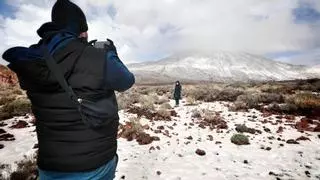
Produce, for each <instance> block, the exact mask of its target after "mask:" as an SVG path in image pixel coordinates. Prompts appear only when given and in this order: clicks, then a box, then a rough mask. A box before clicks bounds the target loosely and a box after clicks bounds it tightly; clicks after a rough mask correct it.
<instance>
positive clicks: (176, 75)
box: [129, 52, 320, 83]
mask: <svg viewBox="0 0 320 180" xmlns="http://www.w3.org/2000/svg"><path fill="white" fill-rule="evenodd" d="M129 69H130V70H131V71H132V72H133V73H134V74H135V76H136V80H137V82H138V83H167V82H173V81H175V80H182V81H185V82H186V81H188V82H199V81H217V82H232V81H267V80H276V81H278V80H292V79H306V78H314V77H320V71H319V72H318V71H317V70H312V69H310V68H309V67H307V66H297V65H291V64H285V63H281V62H276V61H273V60H270V59H267V58H264V57H261V56H257V55H252V54H248V53H238V52H237V53H235V52H215V53H212V54H211V55H191V56H190V55H181V56H171V57H168V58H165V59H162V60H159V61H154V62H145V63H137V64H131V65H129Z"/></svg>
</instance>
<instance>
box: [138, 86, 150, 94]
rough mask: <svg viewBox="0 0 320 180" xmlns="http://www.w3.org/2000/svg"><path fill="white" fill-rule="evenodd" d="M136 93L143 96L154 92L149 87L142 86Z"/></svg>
mask: <svg viewBox="0 0 320 180" xmlns="http://www.w3.org/2000/svg"><path fill="white" fill-rule="evenodd" d="M137 92H138V93H139V94H143V95H149V94H151V93H152V92H154V90H153V89H152V88H151V87H146V86H142V87H138V88H137Z"/></svg>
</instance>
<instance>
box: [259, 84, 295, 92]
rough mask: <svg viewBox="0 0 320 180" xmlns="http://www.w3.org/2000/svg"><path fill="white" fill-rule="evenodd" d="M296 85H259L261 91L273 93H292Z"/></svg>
mask: <svg viewBox="0 0 320 180" xmlns="http://www.w3.org/2000/svg"><path fill="white" fill-rule="evenodd" d="M297 89H298V86H297V85H295V84H286V85H284V84H282V85H280V84H264V85H262V86H260V90H261V92H264V93H275V94H293V93H294V91H295V90H297Z"/></svg>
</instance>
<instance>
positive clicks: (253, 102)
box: [235, 93, 259, 109]
mask: <svg viewBox="0 0 320 180" xmlns="http://www.w3.org/2000/svg"><path fill="white" fill-rule="evenodd" d="M235 104H237V108H236V109H240V108H241V107H243V106H244V104H245V107H246V108H249V109H251V108H256V107H257V106H258V105H259V94H258V93H254V94H243V95H240V96H238V98H237V101H236V103H235Z"/></svg>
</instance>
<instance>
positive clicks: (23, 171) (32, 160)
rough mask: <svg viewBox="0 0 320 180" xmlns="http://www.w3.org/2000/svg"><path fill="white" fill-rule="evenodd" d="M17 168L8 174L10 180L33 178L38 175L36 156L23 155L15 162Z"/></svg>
mask: <svg viewBox="0 0 320 180" xmlns="http://www.w3.org/2000/svg"><path fill="white" fill-rule="evenodd" d="M17 165H18V168H17V170H16V171H14V172H12V173H11V175H10V180H33V179H36V177H37V176H38V168H37V160H36V156H32V157H29V158H27V157H25V159H24V160H22V161H20V162H18V163H17Z"/></svg>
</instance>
